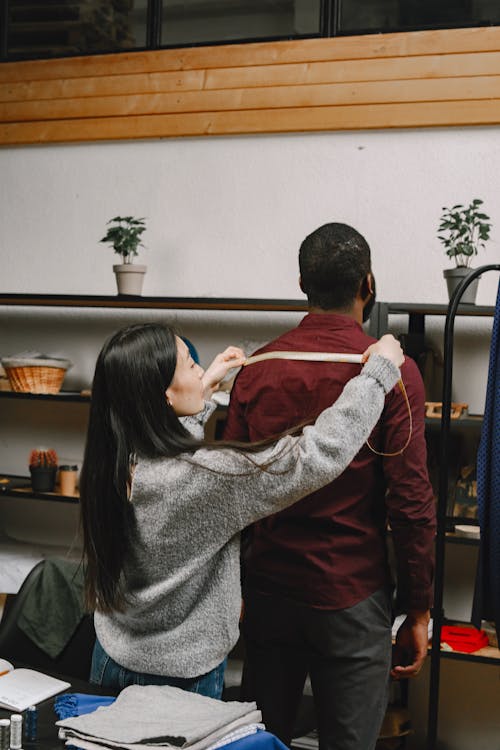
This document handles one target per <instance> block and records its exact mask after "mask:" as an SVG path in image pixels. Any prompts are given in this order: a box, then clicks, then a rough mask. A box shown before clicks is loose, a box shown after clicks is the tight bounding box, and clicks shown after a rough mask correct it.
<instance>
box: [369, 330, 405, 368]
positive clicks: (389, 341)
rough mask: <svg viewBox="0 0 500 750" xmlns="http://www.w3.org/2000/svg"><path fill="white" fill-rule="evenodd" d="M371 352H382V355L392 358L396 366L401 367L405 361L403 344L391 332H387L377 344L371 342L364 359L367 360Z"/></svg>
mask: <svg viewBox="0 0 500 750" xmlns="http://www.w3.org/2000/svg"><path fill="white" fill-rule="evenodd" d="M370 354H380V356H381V357H385V358H386V359H390V360H391V362H392V363H393V364H395V365H396V367H401V365H402V364H403V362H404V361H405V356H404V354H403V350H402V349H401V344H400V343H399V341H398V340H397V339H395V338H394V336H391V334H390V333H386V334H385V336H382V338H381V339H379V340H378V341H377V342H376V343H375V344H371V346H369V347H368V349H367V350H366V351H365V352H364V353H363V359H362V361H363V362H366V361H367V360H368V358H369V357H370Z"/></svg>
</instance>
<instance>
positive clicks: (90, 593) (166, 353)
mask: <svg viewBox="0 0 500 750" xmlns="http://www.w3.org/2000/svg"><path fill="white" fill-rule="evenodd" d="M176 363H177V343H176V337H175V333H174V331H173V330H172V329H171V328H168V327H167V326H163V325H159V324H156V323H147V324H140V325H133V326H129V327H128V328H124V329H122V330H120V331H118V332H117V333H115V334H114V335H113V336H112V337H111V338H110V339H109V340H108V341H107V342H106V343H105V345H104V346H103V348H102V350H101V352H100V354H99V357H98V359H97V363H96V368H95V374H94V380H93V384H92V398H91V403H90V414H89V423H88V430H87V440H86V445H85V455H84V460H83V466H82V471H81V478H80V507H81V523H82V530H83V543H84V558H85V592H86V603H87V606H88V607H89V608H90V609H95V608H97V609H100V610H101V611H110V610H111V609H122V608H123V606H124V605H125V604H126V601H125V596H124V588H123V581H122V580H121V572H122V569H123V563H124V560H125V558H126V555H127V552H128V551H129V548H130V546H131V544H132V540H133V536H134V532H135V524H134V513H133V508H132V506H131V503H130V502H129V493H130V481H131V470H132V467H133V462H134V457H139V458H140V457H141V456H142V457H149V458H154V457H157V456H176V455H179V454H180V453H182V452H184V451H193V450H195V449H196V448H197V447H199V445H200V441H198V440H195V439H194V438H193V437H192V436H191V434H190V433H189V432H188V431H187V430H186V429H185V428H184V426H183V425H182V423H181V422H180V421H179V419H178V417H177V415H176V414H175V412H174V410H173V409H172V407H171V406H170V405H169V403H168V402H167V397H166V394H165V391H166V389H167V388H168V386H169V385H170V382H171V380H172V378H173V376H174V372H175V367H176Z"/></svg>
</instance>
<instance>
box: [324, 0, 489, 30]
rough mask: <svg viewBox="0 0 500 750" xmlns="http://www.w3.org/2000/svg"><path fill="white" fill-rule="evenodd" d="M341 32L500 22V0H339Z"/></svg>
mask: <svg viewBox="0 0 500 750" xmlns="http://www.w3.org/2000/svg"><path fill="white" fill-rule="evenodd" d="M338 18H339V22H338V31H339V33H341V34H355V33H357V32H364V31H365V32H366V31H404V30H405V29H429V28H452V27H455V26H477V25H488V24H498V23H500V2H499V0H339V14H338Z"/></svg>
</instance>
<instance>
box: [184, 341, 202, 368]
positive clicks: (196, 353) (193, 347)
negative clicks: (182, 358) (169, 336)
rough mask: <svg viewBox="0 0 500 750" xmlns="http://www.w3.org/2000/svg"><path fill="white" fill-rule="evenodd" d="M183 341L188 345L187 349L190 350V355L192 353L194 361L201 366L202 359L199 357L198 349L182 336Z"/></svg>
mask: <svg viewBox="0 0 500 750" xmlns="http://www.w3.org/2000/svg"><path fill="white" fill-rule="evenodd" d="M181 339H182V340H183V341H184V343H185V344H186V346H187V348H188V349H189V353H190V355H191V357H192V359H193V361H194V362H196V364H197V365H199V364H200V358H199V356H198V352H197V351H196V347H195V345H194V344H193V342H192V341H190V340H189V339H188V338H186V337H185V336H181Z"/></svg>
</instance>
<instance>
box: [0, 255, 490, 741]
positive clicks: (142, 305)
mask: <svg viewBox="0 0 500 750" xmlns="http://www.w3.org/2000/svg"><path fill="white" fill-rule="evenodd" d="M487 270H500V266H486V267H483V268H482V269H478V272H477V275H479V273H485V272H486V271H487ZM468 279H470V276H469V277H467V279H466V280H465V281H467V280H468ZM462 291H463V290H462ZM459 299H460V297H454V299H453V300H452V302H450V305H429V304H405V303H397V302H389V303H385V302H378V303H377V304H376V305H375V308H374V311H373V314H372V317H371V323H370V333H371V334H372V335H374V336H377V337H378V336H381V335H382V334H383V333H385V332H386V331H387V330H388V328H389V317H390V316H393V315H403V316H405V315H406V316H408V329H407V330H408V332H407V334H406V335H405V348H406V350H407V352H408V353H409V354H410V355H411V356H413V357H415V356H418V354H419V353H420V352H422V351H423V349H424V337H425V324H426V318H427V317H429V316H441V317H445V318H446V332H445V388H444V395H443V408H442V416H441V419H435V418H434V419H432V418H427V419H426V427H427V429H428V430H429V432H432V433H434V432H437V431H440V433H441V437H442V440H441V448H442V453H441V459H440V466H441V467H446V466H447V465H448V455H447V452H446V451H447V441H448V438H449V434H450V431H452V430H453V431H454V430H457V429H460V430H474V429H478V428H480V426H481V422H482V417H481V415H467V416H464V417H461V418H459V419H457V420H450V396H451V359H452V345H450V343H449V342H450V336H452V335H453V326H452V322H451V323H450V321H453V320H454V317H455V316H457V315H458V316H467V317H491V316H493V314H494V312H495V308H494V307H491V306H472V305H463V304H459ZM0 306H13V307H41V308H95V309H98V308H100V309H151V310H193V311H194V310H202V311H210V310H218V311H249V312H264V313H266V312H270V313H273V312H301V313H306V312H307V302H306V301H305V300H295V299H292V300H290V299H255V298H251V299H237V298H198V297H121V296H94V295H45V294H44V295H38V294H0ZM450 330H451V333H450ZM3 399H10V400H14V399H20V400H33V401H39V402H43V401H49V402H53V403H54V404H57V403H59V402H61V404H63V403H65V402H66V403H68V402H69V403H71V402H74V403H88V402H89V400H90V398H89V396H88V395H82V394H81V393H79V392H76V391H68V392H64V391H62V392H60V393H59V394H53V395H52V394H51V395H36V394H25V393H13V392H10V391H0V400H3ZM223 413H224V407H219V409H218V416H219V419H220V418H221V414H223ZM17 479H22V478H19V477H17ZM26 483H29V479H28V478H26ZM2 494H7V493H6V492H5V491H3V492H2V491H1V490H0V496H1V495H2ZM8 494H9V495H10V494H11V495H13V496H15V497H18V496H19V495H22V496H24V497H31V498H35V499H37V500H44V501H55V502H63V503H64V502H67V503H73V504H74V503H78V499H77V498H74V497H73V498H66V497H63V496H61V495H57V494H56V493H50V494H49V493H33V492H29V491H28V492H27V491H26V490H19V489H17V490H16V489H15V488H14V489H11V490H9V491H8ZM447 497H448V476H447V472H446V471H444V470H443V471H441V472H440V486H439V497H438V535H437V543H436V599H435V611H434V636H435V637H434V646H433V648H432V652H431V685H430V699H429V700H430V702H429V706H430V708H429V726H428V745H427V750H435V747H436V745H435V743H436V737H437V717H438V695H439V664H440V660H441V659H450V660H460V661H467V662H471V663H483V664H484V663H485V664H495V665H497V666H498V665H499V663H500V651H498V649H493V648H489V649H482V650H481V652H478V653H476V654H463V653H459V652H447V651H441V650H440V647H439V644H440V631H441V626H442V624H443V623H444V622H445V619H444V613H443V612H442V605H443V582H444V549H445V545H447V544H450V545H464V546H469V547H471V546H472V547H474V546H475V547H477V546H478V545H479V542H478V540H475V539H469V538H465V537H458V536H453V535H450V534H448V533H447V526H446V524H447V521H448V517H447V516H446V509H447ZM460 520H466V519H460ZM473 522H475V521H473Z"/></svg>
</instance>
